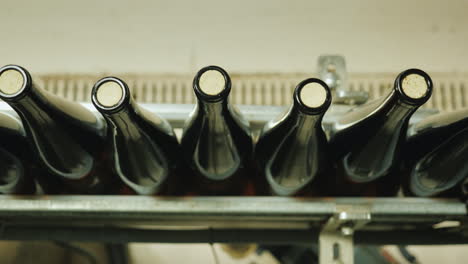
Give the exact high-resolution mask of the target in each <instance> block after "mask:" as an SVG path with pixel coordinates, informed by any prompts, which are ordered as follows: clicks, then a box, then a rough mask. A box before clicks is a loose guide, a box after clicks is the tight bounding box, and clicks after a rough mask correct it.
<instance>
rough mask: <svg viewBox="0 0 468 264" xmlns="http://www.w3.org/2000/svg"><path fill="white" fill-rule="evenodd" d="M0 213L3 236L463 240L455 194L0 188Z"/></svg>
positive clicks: (462, 214)
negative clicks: (164, 193)
mask: <svg viewBox="0 0 468 264" xmlns="http://www.w3.org/2000/svg"><path fill="white" fill-rule="evenodd" d="M0 221H1V222H0V223H1V225H0V227H1V228H0V239H3V240H28V239H34V240H41V239H47V240H71V241H109V242H111V241H115V240H117V241H115V242H130V241H134V242H175V243H176V242H179V243H186V242H191V243H203V242H226V243H227V242H256V243H265V244H272V243H273V244H278V243H279V244H281V243H300V244H301V243H317V241H318V240H317V239H318V235H319V232H320V230H322V232H324V231H327V232H330V231H336V230H338V231H339V232H344V233H346V232H348V233H349V232H351V233H349V234H352V233H353V232H354V231H356V237H355V241H356V243H365V244H398V243H405V244H413V243H414V244H462V243H468V236H466V235H468V234H466V231H467V230H466V228H467V226H466V223H467V221H468V213H467V208H466V206H465V204H463V203H462V202H460V201H458V200H454V199H424V198H285V197H148V196H69V195H63V196H8V195H3V196H0ZM447 221H450V222H447ZM441 223H442V224H441ZM444 223H446V224H447V223H448V225H449V226H450V227H445V228H444V227H443V226H444ZM437 225H439V226H440V228H436V227H437ZM346 229H347V230H346Z"/></svg>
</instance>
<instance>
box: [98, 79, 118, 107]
mask: <svg viewBox="0 0 468 264" xmlns="http://www.w3.org/2000/svg"><path fill="white" fill-rule="evenodd" d="M123 96H124V91H123V87H122V86H120V84H119V83H117V82H114V81H108V82H105V83H103V84H101V85H100V86H99V87H98V88H97V91H96V101H97V102H98V103H99V104H100V105H102V106H105V107H113V106H115V105H117V104H118V103H119V102H120V101H121V100H122V97H123Z"/></svg>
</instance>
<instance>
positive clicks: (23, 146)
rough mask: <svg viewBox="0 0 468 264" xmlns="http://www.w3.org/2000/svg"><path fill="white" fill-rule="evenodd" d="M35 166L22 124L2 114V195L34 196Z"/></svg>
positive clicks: (0, 130)
mask: <svg viewBox="0 0 468 264" xmlns="http://www.w3.org/2000/svg"><path fill="white" fill-rule="evenodd" d="M0 86H2V84H1V83H0ZM34 165H35V164H34V159H33V157H32V156H31V152H30V148H29V145H28V142H27V140H26V133H25V131H24V129H23V126H22V124H21V122H20V121H19V120H18V119H16V118H15V117H13V116H10V115H9V114H4V113H0V193H2V194H34V193H35V192H36V184H35V180H34V174H33V171H34ZM36 173H38V172H36Z"/></svg>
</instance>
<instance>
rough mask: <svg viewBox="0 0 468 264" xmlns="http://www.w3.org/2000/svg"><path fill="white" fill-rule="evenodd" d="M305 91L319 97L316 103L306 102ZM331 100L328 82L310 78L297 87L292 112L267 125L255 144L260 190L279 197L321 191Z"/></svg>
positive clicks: (316, 193)
mask: <svg viewBox="0 0 468 264" xmlns="http://www.w3.org/2000/svg"><path fill="white" fill-rule="evenodd" d="M307 89H311V90H310V91H306V90H307ZM306 93H310V94H309V95H308V96H309V97H313V98H314V100H316V102H315V105H313V106H307V105H306V103H304V101H306V100H304V99H305V98H304V97H303V96H305V94H306ZM301 95H302V96H301ZM330 103H331V95H330V91H329V89H328V87H327V85H326V84H325V83H324V82H322V81H320V80H318V79H307V80H305V81H303V82H301V83H300V84H299V85H298V86H297V87H296V90H295V96H294V103H293V105H292V106H291V108H290V109H289V111H288V112H287V113H286V114H284V115H283V116H281V117H280V118H279V119H278V120H275V121H272V122H270V123H268V124H267V125H266V126H265V127H264V129H263V130H262V132H261V135H260V137H259V140H258V142H257V144H256V146H255V161H256V162H257V167H258V168H259V170H260V178H261V179H260V180H261V181H260V183H258V184H257V185H258V186H259V187H260V191H259V192H260V193H263V194H271V195H279V196H298V195H308V196H309V195H318V194H320V192H319V190H318V189H319V188H317V187H318V186H315V183H316V182H317V178H318V177H320V176H322V177H324V176H325V175H322V174H323V173H324V172H325V171H326V168H327V167H328V163H329V157H328V146H327V145H328V144H327V139H326V136H325V133H324V131H323V129H322V119H323V115H324V113H325V111H326V110H327V109H328V107H329V106H330ZM262 182H263V184H262ZM265 187H266V188H265Z"/></svg>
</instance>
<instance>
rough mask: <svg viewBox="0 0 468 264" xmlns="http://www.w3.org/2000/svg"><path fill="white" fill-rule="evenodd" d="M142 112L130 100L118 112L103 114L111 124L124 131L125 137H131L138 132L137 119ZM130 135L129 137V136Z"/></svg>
mask: <svg viewBox="0 0 468 264" xmlns="http://www.w3.org/2000/svg"><path fill="white" fill-rule="evenodd" d="M139 112H140V109H139V107H138V105H137V104H135V103H134V102H133V99H132V98H130V99H129V102H128V103H127V104H125V105H123V106H122V107H121V108H120V109H119V110H118V111H115V112H112V113H103V116H104V117H105V118H106V119H107V121H108V122H110V123H111V124H112V125H113V126H114V127H116V128H118V129H119V130H120V131H122V133H123V135H124V136H130V135H131V134H133V133H132V131H133V132H137V131H138V128H137V124H138V122H136V120H135V119H136V118H137V116H138V114H139ZM127 134H128V135H127Z"/></svg>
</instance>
